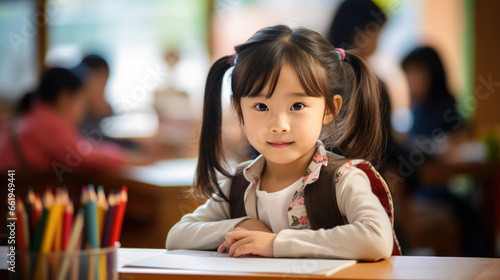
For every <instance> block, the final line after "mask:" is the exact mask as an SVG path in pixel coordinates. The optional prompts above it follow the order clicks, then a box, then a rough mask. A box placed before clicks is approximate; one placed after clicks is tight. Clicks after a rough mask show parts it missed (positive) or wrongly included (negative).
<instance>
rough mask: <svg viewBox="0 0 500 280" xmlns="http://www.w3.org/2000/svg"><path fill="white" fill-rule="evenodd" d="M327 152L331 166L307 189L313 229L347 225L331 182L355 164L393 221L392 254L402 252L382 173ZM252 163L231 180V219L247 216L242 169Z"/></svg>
mask: <svg viewBox="0 0 500 280" xmlns="http://www.w3.org/2000/svg"><path fill="white" fill-rule="evenodd" d="M327 155H328V165H327V166H322V167H321V171H320V176H319V178H318V180H316V181H315V182H313V183H311V184H310V185H309V186H306V187H305V189H304V204H305V206H306V211H307V216H308V218H309V223H310V225H311V228H312V229H313V230H318V229H320V228H323V229H331V228H334V227H336V226H341V225H345V224H346V223H345V222H344V219H343V217H342V214H341V212H340V209H339V207H338V204H337V196H336V188H335V186H334V185H333V186H332V182H335V184H337V183H338V182H339V180H340V178H341V177H342V175H343V174H344V173H345V171H347V169H349V168H350V167H352V166H356V167H357V168H359V169H361V170H362V171H363V172H365V174H366V175H367V176H368V179H369V180H370V185H371V187H372V192H373V193H374V194H375V196H377V198H378V199H379V201H380V203H381V204H382V206H383V207H384V210H385V211H386V213H387V215H388V217H389V220H390V221H391V225H392V228H393V237H394V238H393V239H394V246H393V250H392V255H393V256H394V255H401V248H400V247H399V242H398V240H397V237H396V234H395V233H394V214H393V205H392V198H391V195H390V192H389V189H388V187H387V184H385V182H384V181H383V179H382V177H381V176H380V174H379V173H378V172H377V171H376V170H375V168H374V167H373V166H372V165H371V164H370V163H369V162H368V161H366V160H351V161H350V160H338V159H335V154H333V153H331V152H327ZM251 162H252V161H247V162H244V163H242V164H240V165H238V168H237V169H236V173H235V175H234V177H233V179H232V182H231V190H230V193H229V213H230V216H231V218H232V219H234V218H240V217H244V216H247V215H246V211H245V204H244V195H245V191H246V189H247V187H248V184H249V183H248V181H247V180H246V179H245V177H244V175H243V170H245V168H246V167H247V166H248V165H249V164H250V163H251Z"/></svg>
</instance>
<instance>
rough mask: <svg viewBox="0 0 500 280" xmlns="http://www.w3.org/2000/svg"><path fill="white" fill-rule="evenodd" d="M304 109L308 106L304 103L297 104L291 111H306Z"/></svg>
mask: <svg viewBox="0 0 500 280" xmlns="http://www.w3.org/2000/svg"><path fill="white" fill-rule="evenodd" d="M304 107H306V105H304V104H302V103H295V104H293V105H292V107H290V110H292V111H299V110H302V109H304Z"/></svg>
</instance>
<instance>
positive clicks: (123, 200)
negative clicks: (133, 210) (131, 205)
mask: <svg viewBox="0 0 500 280" xmlns="http://www.w3.org/2000/svg"><path fill="white" fill-rule="evenodd" d="M127 200H128V195H127V187H126V186H123V187H122V190H121V192H120V194H119V195H118V199H117V201H119V202H117V205H116V209H115V215H114V216H115V217H114V219H113V220H114V221H113V229H112V234H111V239H110V243H109V244H108V246H110V247H114V246H115V242H116V241H118V240H120V233H121V231H122V224H123V216H124V215H125V208H126V206H127Z"/></svg>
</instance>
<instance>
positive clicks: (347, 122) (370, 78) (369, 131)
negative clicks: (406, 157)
mask: <svg viewBox="0 0 500 280" xmlns="http://www.w3.org/2000/svg"><path fill="white" fill-rule="evenodd" d="M345 53H346V54H345V59H344V61H343V62H342V64H343V68H344V75H345V77H344V79H345V81H346V85H347V89H348V93H347V94H346V95H347V98H345V99H344V106H342V107H343V110H341V112H340V115H339V118H338V121H337V125H338V128H339V130H338V131H337V132H336V133H335V134H334V138H335V144H336V145H335V146H336V148H337V149H339V151H340V152H341V153H342V154H343V155H344V156H346V157H348V158H362V159H366V160H369V161H370V162H371V163H372V164H374V165H375V166H378V165H380V164H381V163H382V160H381V158H380V156H381V155H382V150H381V149H382V148H383V141H384V132H383V129H382V122H381V108H380V106H381V101H380V85H379V81H378V80H377V78H376V77H375V75H374V74H373V73H372V71H371V70H370V68H369V67H368V65H367V64H366V63H365V62H364V61H363V59H361V58H360V57H359V56H358V55H356V54H355V53H353V52H351V51H346V52H345ZM349 91H350V93H349Z"/></svg>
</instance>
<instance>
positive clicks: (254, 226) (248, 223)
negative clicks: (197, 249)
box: [217, 219, 272, 253]
mask: <svg viewBox="0 0 500 280" xmlns="http://www.w3.org/2000/svg"><path fill="white" fill-rule="evenodd" d="M242 230H247V231H263V232H269V233H272V231H271V230H270V229H269V228H268V227H267V226H266V225H265V224H264V223H263V222H261V221H259V220H256V219H246V220H243V221H241V222H239V223H238V224H237V225H236V226H235V227H234V231H242ZM236 241H237V240H234V239H231V238H229V237H228V235H227V234H226V240H225V241H224V243H222V244H221V245H220V246H219V248H217V252H219V253H222V252H224V251H226V249H229V247H231V245H233V243H234V242H236Z"/></svg>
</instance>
